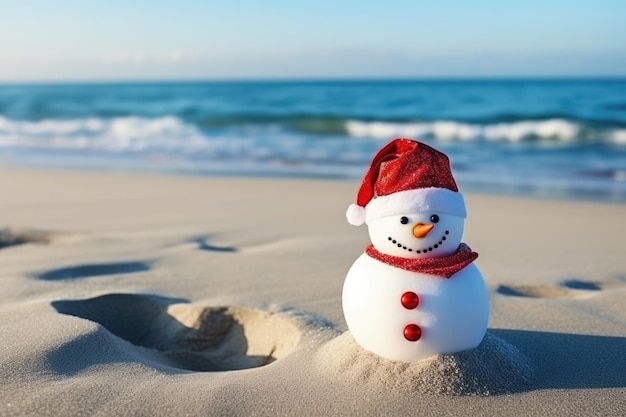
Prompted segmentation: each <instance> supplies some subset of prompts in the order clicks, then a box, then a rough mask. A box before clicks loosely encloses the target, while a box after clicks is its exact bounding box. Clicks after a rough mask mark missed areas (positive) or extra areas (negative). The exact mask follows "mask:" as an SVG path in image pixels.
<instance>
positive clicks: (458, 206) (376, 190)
mask: <svg viewBox="0 0 626 417" xmlns="http://www.w3.org/2000/svg"><path fill="white" fill-rule="evenodd" d="M423 211H432V212H439V213H447V214H453V215H456V216H459V217H466V215H467V213H466V211H465V201H464V200H463V195H462V194H461V193H459V189H458V187H457V185H456V182H455V181H454V177H453V176H452V171H451V170H450V161H449V160H448V157H447V156H446V155H445V154H443V153H441V152H439V151H437V150H436V149H433V148H431V147H430V146H428V145H425V144H423V143H421V142H416V141H414V140H411V139H404V138H399V139H395V140H393V141H391V143H389V144H388V145H387V146H385V147H384V148H382V149H381V150H380V151H378V153H377V154H376V156H375V157H374V159H373V160H372V163H371V165H370V167H369V169H368V170H367V173H366V174H365V177H364V178H363V182H362V183H361V187H360V188H359V193H358V195H357V200H356V204H351V205H350V206H349V207H348V211H347V212H346V217H347V218H348V222H349V223H350V224H352V225H354V226H360V225H362V224H363V223H369V222H370V221H371V220H374V219H378V218H381V217H386V216H392V215H397V214H406V213H417V212H423Z"/></svg>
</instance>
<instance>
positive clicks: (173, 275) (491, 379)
mask: <svg viewBox="0 0 626 417" xmlns="http://www.w3.org/2000/svg"><path fill="white" fill-rule="evenodd" d="M357 188H358V181H357V180H323V179H289V178H252V177H239V178H234V177H221V176H209V177H193V176H174V175H168V174H163V173H159V174H147V173H137V172H135V173H128V172H125V171H111V172H104V171H99V172H98V171H88V170H73V171H71V170H52V169H43V168H11V167H2V168H0V230H1V232H0V266H1V268H0V277H1V280H2V291H0V299H1V302H0V340H1V342H0V347H1V350H2V355H0V380H1V381H2V384H0V399H1V401H0V415H2V416H25V415H55V416H61V415H103V416H104V415H118V416H127V415H168V416H179V415H180V416H182V415H215V416H218V415H219V416H224V415H250V416H252V415H255V416H270V415H311V416H313V415H315V416H318V415H337V416H345V415H355V416H356V415H359V416H361V415H364V416H369V415H371V416H373V415H425V416H430V415H432V416H435V415H446V416H452V415H459V416H467V415H498V416H512V415H527V416H545V415H576V416H579V415H602V416H611V415H613V416H617V415H623V414H624V412H625V411H626V358H625V356H624V352H626V307H625V305H624V297H625V295H626V256H624V250H623V236H625V235H626V221H625V219H626V206H625V205H623V204H616V203H608V202H605V203H602V202H588V201H579V200H565V199H560V200H559V199H548V198H544V199H538V198H535V199H533V198H525V197H516V196H507V197H505V196H499V195H495V194H476V193H464V194H465V199H466V203H467V207H468V218H467V221H466V228H465V237H464V239H463V240H464V242H466V243H467V244H469V245H470V246H471V248H472V249H473V250H475V251H476V252H478V253H479V255H480V256H479V258H478V260H477V261H476V265H477V266H478V267H479V268H480V270H481V271H482V273H483V275H484V277H485V281H486V283H487V287H488V290H489V297H490V303H491V308H490V317H489V329H488V336H487V337H486V338H485V340H484V341H483V344H481V346H479V347H478V348H476V349H475V350H474V351H469V352H463V353H460V354H457V355H441V356H438V357H433V358H430V359H428V360H425V361H423V362H418V363H410V364H403V363H394V362H390V361H385V360H382V359H379V358H377V357H375V356H373V355H372V354H370V353H368V352H365V351H363V350H362V349H361V348H360V347H359V346H358V345H356V344H355V343H354V341H353V340H352V339H351V336H350V334H349V333H347V332H346V331H347V327H346V323H345V320H344V317H343V313H342V307H341V291H342V285H343V281H344V278H345V276H346V273H347V271H348V269H349V268H350V266H351V265H352V263H353V262H354V261H355V260H356V258H357V257H358V256H360V254H361V253H362V252H363V250H364V248H365V246H366V245H367V244H368V243H369V239H368V235H367V229H366V227H365V226H361V227H353V226H350V225H349V224H348V223H347V222H346V219H345V210H346V207H347V206H348V204H350V203H352V202H353V201H354V197H355V194H356V190H357ZM461 191H463V190H461Z"/></svg>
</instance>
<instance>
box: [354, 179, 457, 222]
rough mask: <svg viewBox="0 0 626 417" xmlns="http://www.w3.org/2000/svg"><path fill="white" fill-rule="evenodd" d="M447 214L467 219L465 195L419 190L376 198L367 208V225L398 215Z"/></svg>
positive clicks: (445, 190)
mask: <svg viewBox="0 0 626 417" xmlns="http://www.w3.org/2000/svg"><path fill="white" fill-rule="evenodd" d="M429 211H430V212H433V213H447V214H452V215H454V216H459V217H463V218H465V217H467V211H466V209H465V200H464V199H463V194H461V193H459V192H456V191H452V190H448V189H447V188H435V187H429V188H418V189H415V190H407V191H398V192H396V193H393V194H389V195H383V196H380V197H375V198H373V199H371V200H370V202H369V203H368V204H367V205H366V206H365V223H368V224H369V222H370V221H372V220H375V219H378V218H381V217H386V216H393V215H398V214H410V213H420V212H429Z"/></svg>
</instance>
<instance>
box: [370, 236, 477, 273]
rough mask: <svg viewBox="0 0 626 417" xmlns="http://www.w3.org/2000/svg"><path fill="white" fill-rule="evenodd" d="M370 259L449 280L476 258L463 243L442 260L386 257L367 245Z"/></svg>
mask: <svg viewBox="0 0 626 417" xmlns="http://www.w3.org/2000/svg"><path fill="white" fill-rule="evenodd" d="M365 253H367V254H368V255H369V256H370V257H372V258H374V259H376V260H379V261H381V262H383V263H386V264H387V265H391V266H395V267H397V268H401V269H405V270H407V271H412V272H420V273H422V274H429V275H437V276H440V277H446V278H450V277H451V276H452V275H454V274H456V273H457V272H459V271H460V270H461V269H463V268H465V267H466V266H467V265H469V264H471V263H472V262H474V260H475V259H476V258H478V254H477V253H476V252H472V250H471V249H470V247H469V246H467V245H466V244H465V243H461V245H459V249H457V251H456V252H454V253H453V254H452V255H448V256H444V257H443V258H422V259H407V258H401V257H399V256H393V255H387V254H384V253H381V252H379V251H378V250H377V249H376V248H374V245H369V246H368V247H367V248H366V249H365Z"/></svg>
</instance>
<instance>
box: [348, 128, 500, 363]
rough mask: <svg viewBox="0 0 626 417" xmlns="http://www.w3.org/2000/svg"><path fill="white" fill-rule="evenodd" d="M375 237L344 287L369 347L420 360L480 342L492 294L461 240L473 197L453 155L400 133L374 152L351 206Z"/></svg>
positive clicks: (358, 332) (354, 322) (354, 327)
mask: <svg viewBox="0 0 626 417" xmlns="http://www.w3.org/2000/svg"><path fill="white" fill-rule="evenodd" d="M346 217H347V218H348V221H349V223H350V224H352V225H355V226H359V225H361V224H363V223H366V224H367V226H368V231H369V236H370V240H371V243H372V244H371V245H369V246H368V247H367V248H366V250H365V253H363V254H362V255H361V256H360V257H359V258H358V259H357V260H356V262H355V263H354V264H353V265H352V267H351V268H350V270H349V272H348V275H347V277H346V280H345V283H344V286H343V297H342V303H343V311H344V316H345V318H346V323H347V325H348V329H349V330H350V332H351V333H352V336H353V337H354V339H355V340H356V341H357V343H359V344H360V345H361V346H362V347H363V348H365V349H367V350H369V351H371V352H373V353H375V354H377V355H379V356H381V357H383V358H386V359H389V360H393V361H417V360H420V359H424V358H427V357H429V356H431V355H435V354H445V353H455V352H460V351H463V350H466V349H471V348H474V347H476V346H478V345H479V344H480V342H481V341H482V339H483V337H484V335H485V332H486V330H487V321H488V318H489V299H488V294H487V288H486V286H485V282H484V280H483V277H482V275H481V273H480V271H479V270H478V268H477V267H476V266H475V265H474V264H473V261H474V260H475V259H476V258H477V257H478V254H477V253H476V252H473V251H472V250H471V249H470V248H469V247H468V246H467V245H466V244H464V243H461V238H462V236H463V226H464V222H465V217H466V210H465V202H464V199H463V196H462V194H461V193H459V191H458V188H457V185H456V183H455V181H454V178H453V176H452V172H451V170H450V163H449V161H448V157H447V156H446V155H445V154H443V153H441V152H439V151H437V150H435V149H433V148H431V147H430V146H428V145H425V144H423V143H420V142H416V141H413V140H410V139H396V140H394V141H392V142H391V143H389V144H388V145H386V146H385V147H384V148H382V149H381V150H380V151H379V152H378V154H376V156H375V157H374V160H373V161H372V164H371V166H370V167H369V169H368V171H367V173H366V174H365V177H364V178H363V182H362V184H361V187H360V189H359V191H358V195H357V203H356V204H352V205H350V207H349V208H348V211H347V213H346Z"/></svg>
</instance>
